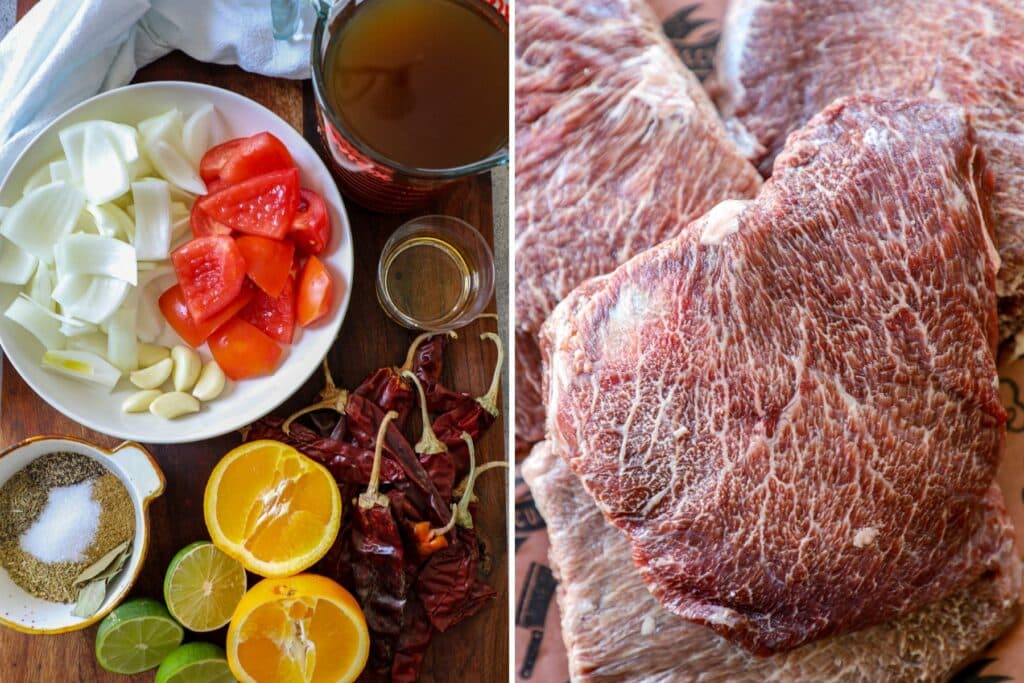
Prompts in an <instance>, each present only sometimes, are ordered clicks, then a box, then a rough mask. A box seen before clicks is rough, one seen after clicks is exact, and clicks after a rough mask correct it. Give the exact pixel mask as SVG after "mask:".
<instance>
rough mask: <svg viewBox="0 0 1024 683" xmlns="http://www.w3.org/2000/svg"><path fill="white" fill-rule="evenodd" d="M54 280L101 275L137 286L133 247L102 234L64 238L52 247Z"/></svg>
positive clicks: (75, 235)
mask: <svg viewBox="0 0 1024 683" xmlns="http://www.w3.org/2000/svg"><path fill="white" fill-rule="evenodd" d="M54 256H55V260H56V262H57V281H58V282H60V281H61V280H63V279H64V278H66V277H73V276H75V275H105V276H106V277H111V278H115V279H117V280H124V281H125V282H127V283H128V284H130V285H134V284H137V283H138V275H139V271H138V268H137V266H136V256H135V247H133V246H131V245H130V244H127V243H125V242H122V241H121V240H117V239H114V238H113V237H103V236H102V235H86V234H81V233H79V234H74V235H68V236H67V237H65V238H64V239H62V240H61V241H60V242H58V243H57V246H56V247H55V248H54Z"/></svg>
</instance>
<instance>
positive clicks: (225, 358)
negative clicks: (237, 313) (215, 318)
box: [207, 318, 281, 380]
mask: <svg viewBox="0 0 1024 683" xmlns="http://www.w3.org/2000/svg"><path fill="white" fill-rule="evenodd" d="M207 343H208V344H209V345H210V353H212V354H213V357H214V359H215V360H216V361H217V365H219V366H220V369H221V370H223V371H224V374H225V375H227V376H228V377H230V378H231V379H233V380H240V379H245V378H246V377H256V376H258V375H269V374H270V373H272V372H273V371H274V368H276V367H277V361H278V359H280V358H281V347H280V346H278V345H277V342H275V341H274V340H273V339H271V338H270V337H268V336H267V335H265V334H263V333H262V332H260V331H259V330H258V329H256V328H255V327H253V326H252V325H250V324H249V323H247V322H246V321H244V320H242V319H241V318H232V319H231V320H229V321H227V322H226V323H224V324H223V325H221V326H220V327H219V328H218V329H217V331H216V332H214V333H213V334H211V335H210V338H209V339H208V340H207Z"/></svg>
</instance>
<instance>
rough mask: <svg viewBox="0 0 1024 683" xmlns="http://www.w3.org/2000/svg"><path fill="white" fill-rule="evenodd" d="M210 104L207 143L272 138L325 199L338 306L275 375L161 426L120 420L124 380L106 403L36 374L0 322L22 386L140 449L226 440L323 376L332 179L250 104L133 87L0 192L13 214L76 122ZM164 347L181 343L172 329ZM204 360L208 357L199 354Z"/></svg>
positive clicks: (21, 169)
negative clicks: (211, 127)
mask: <svg viewBox="0 0 1024 683" xmlns="http://www.w3.org/2000/svg"><path fill="white" fill-rule="evenodd" d="M205 103H209V104H212V105H213V106H214V107H216V109H217V112H218V114H219V119H220V122H219V126H218V127H219V129H220V130H216V128H218V127H215V133H214V139H213V141H212V142H213V143H217V142H222V141H223V140H227V139H230V138H235V137H239V136H245V135H252V134H254V133H259V132H262V131H270V132H271V133H273V134H274V135H276V136H277V137H278V138H279V139H280V140H281V141H282V142H283V143H284V144H285V146H287V147H288V150H289V151H290V152H291V154H292V157H293V158H294V159H295V163H296V164H297V165H298V167H299V172H300V179H301V184H302V186H303V187H306V188H309V189H312V190H314V191H316V192H318V193H320V195H321V196H322V197H323V198H324V202H325V203H326V205H327V210H328V213H329V214H330V219H331V228H332V237H331V243H330V244H329V245H328V247H327V250H326V251H325V252H324V255H323V260H324V263H325V264H326V265H327V267H328V269H329V270H330V272H331V275H332V276H333V277H334V282H335V297H334V299H335V300H334V301H333V303H332V310H331V311H330V313H329V314H328V315H327V316H326V317H325V318H323V319H322V320H321V321H319V322H318V323H317V324H316V325H314V326H313V327H310V328H308V329H300V328H296V334H295V340H294V342H293V343H292V345H291V346H284V345H283V346H282V354H281V362H280V364H279V366H278V368H277V370H276V371H275V372H274V373H273V374H271V375H269V376H266V377H260V378H254V379H248V380H245V381H242V382H229V384H228V389H227V390H225V392H224V394H223V395H222V396H221V397H220V398H218V399H217V400H215V401H212V402H210V403H206V404H204V405H203V408H202V410H201V411H200V412H198V413H195V414H193V415H189V416H186V417H183V418H179V419H177V420H164V419H161V418H158V417H156V416H154V415H150V414H149V413H134V414H125V413H122V412H121V402H122V401H123V400H124V398H125V397H126V396H128V395H129V394H131V393H133V392H134V391H136V389H135V387H133V386H132V385H131V384H130V383H129V382H128V381H127V380H125V379H122V380H121V383H120V384H119V385H118V386H117V387H116V388H115V390H114V391H113V392H112V393H110V394H107V393H104V392H103V390H102V389H99V388H97V387H94V386H90V385H89V384H88V383H84V382H79V381H76V380H74V379H70V378H67V377H63V376H60V375H57V374H54V373H52V372H49V371H47V370H44V369H43V368H42V367H40V359H41V358H42V356H43V347H42V345H41V344H40V343H39V342H38V341H37V340H36V339H35V337H33V336H32V335H31V334H29V333H28V332H26V331H25V330H24V329H22V328H21V327H20V326H19V325H17V324H15V323H14V322H12V321H10V320H8V319H7V318H5V317H3V316H2V315H0V344H2V346H3V350H4V353H5V355H6V357H7V358H8V359H9V360H10V362H11V363H13V364H14V367H15V368H16V369H17V370H18V372H19V373H20V374H21V376H22V377H24V378H25V381H26V382H28V384H29V385H30V386H31V387H32V388H33V389H34V390H35V392H36V393H37V394H39V395H40V396H41V397H42V398H43V399H44V400H45V401H46V402H47V403H49V404H50V405H52V406H53V407H54V408H56V409H57V410H59V411H61V412H62V413H64V414H65V415H67V416H68V417H71V418H72V419H74V420H77V421H78V422H80V423H82V424H84V425H86V426H87V427H90V428H92V429H95V430H96V431H99V432H104V433H106V434H111V435H113V436H116V437H118V438H122V439H129V440H132V441H141V442H144V443H181V442H186V441H198V440H201V439H207V438H211V437H214V436H219V435H221V434H225V433H227V432H230V431H232V430H234V429H238V428H239V427H241V426H243V425H246V424H249V423H250V422H253V421H254V420H257V419H259V418H260V417H262V416H263V415H266V414H267V413H269V412H270V411H271V410H273V409H274V408H276V407H277V406H278V405H280V404H281V403H282V402H283V401H284V400H285V399H286V398H288V396H290V395H291V394H292V393H293V392H294V391H296V390H297V389H298V388H299V387H300V386H302V384H303V383H304V382H305V381H306V380H307V379H308V378H309V377H310V375H312V374H313V372H314V371H315V370H316V369H317V367H319V365H320V361H321V359H322V358H323V357H324V356H325V355H326V354H327V351H328V350H329V349H330V347H331V344H332V343H333V342H334V339H335V337H337V335H338V330H339V328H340V327H341V323H342V320H344V318H345V311H346V310H347V309H348V302H349V292H350V291H351V286H350V283H351V282H352V233H351V231H350V230H349V223H348V215H347V214H346V212H345V206H344V204H343V203H342V200H341V195H340V194H338V188H337V187H336V186H335V184H334V180H333V179H332V178H331V174H330V172H329V171H328V170H327V167H326V166H324V163H323V162H322V161H321V160H320V157H319V156H317V154H316V152H314V151H313V148H312V147H310V146H309V144H308V143H307V142H306V141H305V139H303V137H302V136H301V135H299V134H298V133H297V132H296V131H295V129H294V128H292V127H291V126H290V125H288V123H286V122H285V121H284V120H282V119H281V118H280V117H279V116H277V115H276V114H275V113H274V112H272V111H270V110H269V109H267V108H266V107H263V106H262V105H260V104H257V103H256V102H253V101H252V100H250V99H247V98H245V97H242V96H241V95H237V94H235V93H232V92H229V91H227V90H222V89H220V88H214V87H212V86H209V85H201V84H197V83H183V82H176V81H164V82H155V83H141V84H138V85H129V86H126V87H124V88H118V89H117V90H111V91H109V92H105V93H103V94H101V95H97V96H96V97H94V98H92V99H90V100H87V101H85V102H83V103H82V104H80V105H78V106H77V107H75V108H73V109H71V110H70V111H68V112H67V113H66V114H64V115H63V116H61V117H60V118H58V119H57V120H56V121H54V122H53V123H52V124H51V125H49V126H48V127H47V128H46V129H45V130H43V131H42V132H41V133H40V134H39V136H38V137H36V139H35V140H33V141H32V142H31V143H30V144H29V146H28V147H27V148H26V149H25V151H24V152H23V153H22V155H21V156H20V157H18V160H17V161H16V162H15V163H14V166H13V167H12V168H11V172H10V173H9V174H8V175H7V177H6V178H5V179H4V181H3V183H2V184H0V206H10V205H11V204H13V203H14V202H15V201H16V200H17V199H18V198H19V197H21V192H22V188H23V187H24V184H25V181H26V180H28V178H29V176H30V175H31V174H32V173H33V171H35V170H36V169H37V168H39V166H40V165H42V164H43V163H46V162H48V161H51V160H52V159H53V158H54V157H56V156H58V155H59V154H60V152H61V148H60V141H59V140H58V137H57V135H58V133H59V131H60V130H61V129H62V128H64V127H66V126H68V125H70V124H72V123H76V122H79V121H86V120H89V119H109V120H113V121H120V122H124V123H130V124H135V123H138V122H139V121H141V120H143V119H146V118H148V117H150V116H154V115H156V114H160V113H163V112H166V111H167V110H169V109H171V108H174V107H177V108H178V109H179V110H180V111H181V112H182V114H183V115H185V116H187V115H188V114H190V113H191V112H192V111H194V110H195V109H197V108H198V107H199V106H200V105H202V104H205ZM18 290H19V288H17V287H14V286H11V285H0V311H3V310H6V308H7V306H8V304H10V302H11V300H12V299H14V297H15V296H17V293H18ZM160 341H161V343H164V344H167V345H173V344H177V343H181V342H180V341H179V339H178V337H177V335H176V334H174V332H173V331H171V330H170V328H169V327H168V328H167V330H166V331H165V333H164V336H163V338H161V339H160ZM200 355H202V356H203V357H204V359H208V358H209V357H210V354H209V351H208V349H206V348H205V346H204V347H203V348H202V349H201V350H200Z"/></svg>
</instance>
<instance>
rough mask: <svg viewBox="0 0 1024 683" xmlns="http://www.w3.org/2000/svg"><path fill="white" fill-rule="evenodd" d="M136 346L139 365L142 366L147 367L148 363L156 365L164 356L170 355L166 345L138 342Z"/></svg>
mask: <svg viewBox="0 0 1024 683" xmlns="http://www.w3.org/2000/svg"><path fill="white" fill-rule="evenodd" d="M138 348H139V365H140V366H141V367H144V368H148V367H149V366H150V365H156V364H157V363H159V362H160V361H162V360H163V359H164V358H170V357H171V350H170V349H169V348H167V347H166V346H160V345H159V344H147V343H146V342H139V346H138Z"/></svg>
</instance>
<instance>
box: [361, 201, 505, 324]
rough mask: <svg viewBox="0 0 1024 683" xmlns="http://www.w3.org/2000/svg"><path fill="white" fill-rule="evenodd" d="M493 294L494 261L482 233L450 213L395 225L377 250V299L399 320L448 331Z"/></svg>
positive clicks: (464, 321) (470, 316) (481, 307)
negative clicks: (378, 258)
mask: <svg viewBox="0 0 1024 683" xmlns="http://www.w3.org/2000/svg"><path fill="white" fill-rule="evenodd" d="M493 294H494V261H493V257H492V255H491V252H490V249H489V248H488V246H487V244H486V242H485V241H484V240H483V238H482V237H481V236H480V234H479V233H478V232H477V231H476V230H475V229H474V228H473V227H472V226H470V225H469V224H467V223H465V222H463V221H460V220H458V219H456V218H452V217H450V216H425V217H423V218H418V219H415V220H413V221H410V222H409V223H406V224H405V225H404V226H402V227H401V228H399V229H398V230H397V231H396V232H395V234H394V235H392V237H391V239H390V240H388V243H387V245H385V247H384V251H383V252H382V253H381V257H380V264H379V266H378V271H377V297H378V299H379V300H380V303H381V306H382V307H383V308H384V310H385V311H386V312H387V313H388V315H389V316H391V318H392V319H394V320H395V321H396V322H398V323H399V324H401V325H403V326H405V327H409V328H413V329H420V330H438V331H441V330H452V329H456V328H458V327H462V326H463V325H465V324H467V323H468V322H469V321H471V320H472V319H473V318H475V317H476V316H478V315H479V314H480V313H482V312H483V310H484V308H485V307H486V305H487V303H488V302H489V301H490V299H491V297H492V296H493Z"/></svg>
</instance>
